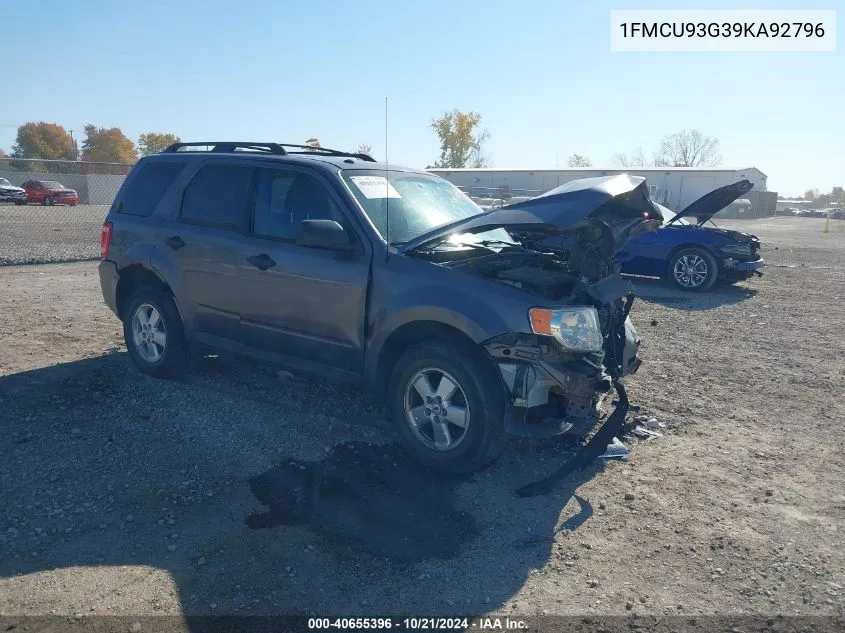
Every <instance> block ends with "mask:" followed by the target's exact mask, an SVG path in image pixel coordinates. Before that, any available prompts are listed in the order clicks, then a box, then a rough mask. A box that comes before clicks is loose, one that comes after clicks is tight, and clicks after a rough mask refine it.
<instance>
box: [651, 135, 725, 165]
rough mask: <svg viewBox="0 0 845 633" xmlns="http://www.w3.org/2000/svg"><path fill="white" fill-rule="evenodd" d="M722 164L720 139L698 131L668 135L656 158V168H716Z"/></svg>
mask: <svg viewBox="0 0 845 633" xmlns="http://www.w3.org/2000/svg"><path fill="white" fill-rule="evenodd" d="M720 162H722V157H721V156H720V155H719V141H718V139H716V138H715V137H713V136H705V135H704V134H702V133H701V132H700V131H698V130H681V131H680V132H675V133H673V134H667V135H666V136H664V137H663V139H662V140H661V141H660V148H659V149H658V150H657V153H656V154H655V157H654V164H655V167H715V166H716V165H718V164H719V163H720Z"/></svg>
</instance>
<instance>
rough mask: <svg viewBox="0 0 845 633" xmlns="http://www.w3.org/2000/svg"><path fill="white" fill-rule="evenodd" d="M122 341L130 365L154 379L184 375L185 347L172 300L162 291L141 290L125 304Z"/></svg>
mask: <svg viewBox="0 0 845 633" xmlns="http://www.w3.org/2000/svg"><path fill="white" fill-rule="evenodd" d="M123 338H124V340H125V342H126V349H127V351H128V352H129V356H130V357H131V358H132V362H134V363H135V366H136V367H137V368H138V369H139V370H141V371H142V372H143V373H145V374H148V375H150V376H154V377H156V378H176V377H179V376H181V375H183V374H184V373H185V368H186V365H187V359H188V346H187V343H186V340H185V331H184V327H183V325H182V319H181V317H180V316H179V311H178V310H177V309H176V304H175V303H174V301H173V297H172V296H171V295H170V293H168V292H167V291H166V290H164V289H163V288H158V287H155V286H141V287H139V288H137V289H136V290H135V291H134V292H133V293H132V295H131V296H130V297H129V300H128V301H127V302H126V309H125V310H124V313H123Z"/></svg>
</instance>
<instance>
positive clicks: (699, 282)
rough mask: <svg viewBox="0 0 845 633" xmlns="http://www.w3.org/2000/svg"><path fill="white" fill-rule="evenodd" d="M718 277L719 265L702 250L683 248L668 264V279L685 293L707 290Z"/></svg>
mask: <svg viewBox="0 0 845 633" xmlns="http://www.w3.org/2000/svg"><path fill="white" fill-rule="evenodd" d="M718 276H719V265H718V264H717V263H716V258H714V257H713V256H712V255H711V254H710V253H708V252H707V251H705V250H704V249H702V248H683V249H681V250H680V251H678V252H677V253H675V255H674V257H672V259H671V261H670V262H669V279H670V280H671V281H672V283H673V284H674V285H675V287H676V288H680V289H681V290H684V291H685V292H703V291H705V290H709V289H710V288H711V287H712V286H713V284H714V283H716V278H717V277H718Z"/></svg>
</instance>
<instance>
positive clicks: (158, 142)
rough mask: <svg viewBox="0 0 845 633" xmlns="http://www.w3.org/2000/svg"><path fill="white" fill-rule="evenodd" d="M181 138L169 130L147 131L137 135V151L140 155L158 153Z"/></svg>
mask: <svg viewBox="0 0 845 633" xmlns="http://www.w3.org/2000/svg"><path fill="white" fill-rule="evenodd" d="M181 140H182V139H180V138H179V137H178V136H176V135H175V134H170V133H169V132H147V133H145V134H141V136H139V137H138V153H139V154H141V156H149V155H150V154H158V153H159V152H160V151H162V150H163V149H165V148H167V147H168V146H169V145H172V144H173V143H178V142H179V141H181Z"/></svg>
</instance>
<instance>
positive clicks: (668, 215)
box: [652, 202, 689, 224]
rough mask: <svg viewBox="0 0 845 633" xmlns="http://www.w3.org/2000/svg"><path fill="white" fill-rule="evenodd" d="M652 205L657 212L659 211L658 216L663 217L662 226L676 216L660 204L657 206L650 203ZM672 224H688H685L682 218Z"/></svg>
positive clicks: (654, 203)
mask: <svg viewBox="0 0 845 633" xmlns="http://www.w3.org/2000/svg"><path fill="white" fill-rule="evenodd" d="M652 204H653V205H654V206H655V208H657V210H658V211H660V215H662V216H663V224H668V223H669V220H671V219H672V218H674V217H675V216H676V215H678V214H677V213H675V212H674V211H672V210H671V209H667V208H666V207H664V206H663V205H662V204H657V203H656V202H652ZM672 224H689V222H687V221H686V220H685V219H684V218H678V219H677V220H675V221H674V222H673V223H672Z"/></svg>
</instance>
